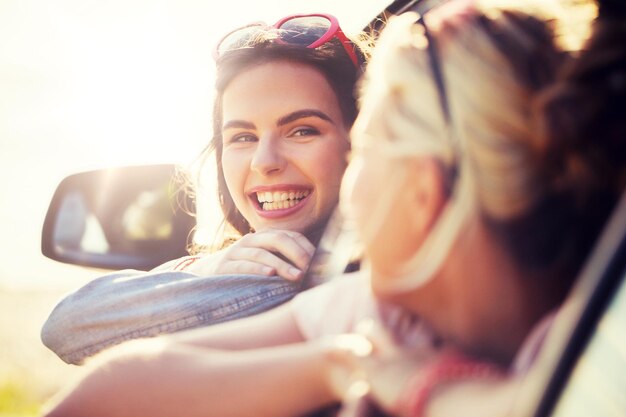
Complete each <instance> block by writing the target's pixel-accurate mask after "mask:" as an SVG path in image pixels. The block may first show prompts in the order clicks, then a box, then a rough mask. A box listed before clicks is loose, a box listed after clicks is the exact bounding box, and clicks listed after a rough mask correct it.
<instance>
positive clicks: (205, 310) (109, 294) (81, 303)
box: [41, 270, 302, 364]
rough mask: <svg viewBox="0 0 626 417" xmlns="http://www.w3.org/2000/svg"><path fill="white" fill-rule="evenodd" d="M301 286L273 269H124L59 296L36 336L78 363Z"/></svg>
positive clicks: (273, 300)
mask: <svg viewBox="0 0 626 417" xmlns="http://www.w3.org/2000/svg"><path fill="white" fill-rule="evenodd" d="M301 289H302V283H301V282H291V281H288V280H285V279H283V278H280V277H278V276H276V277H267V276H260V275H215V276H209V277H203V276H197V275H195V274H191V273H188V272H183V271H171V270H169V271H168V270H164V271H160V270H154V271H151V272H143V271H135V270H125V271H120V272H116V273H112V274H110V275H105V276H103V277H100V278H97V279H95V280H93V281H91V282H90V283H88V284H87V285H85V286H84V287H82V288H80V289H79V290H78V291H76V292H74V293H72V294H70V295H68V296H67V297H66V298H64V299H63V300H62V301H61V302H60V303H59V304H58V305H57V306H56V307H55V308H54V310H53V311H52V313H51V314H50V317H48V319H47V321H46V323H45V324H44V326H43V329H42V331H41V339H42V341H43V343H44V344H45V345H46V346H47V347H48V348H50V349H51V350H52V351H54V352H55V353H56V354H57V355H58V356H59V357H60V358H61V359H63V360H64V361H65V362H67V363H72V364H80V363H81V362H82V361H83V360H84V359H85V358H87V357H89V356H92V355H94V354H96V353H98V352H99V351H101V350H103V349H105V348H107V347H109V346H113V345H116V344H119V343H121V342H123V341H125V340H130V339H137V338H142V337H151V336H156V335H159V334H163V333H173V332H177V331H180V330H185V329H192V328H194V327H201V326H208V325H211V324H216V323H221V322H224V321H228V320H233V319H237V318H242V317H247V316H251V315H253V314H257V313H261V312H263V311H266V310H269V309H271V308H273V307H276V306H278V305H279V304H282V303H284V302H286V301H288V300H290V299H291V298H292V297H293V296H295V295H296V294H297V293H298V292H299V291H300V290H301Z"/></svg>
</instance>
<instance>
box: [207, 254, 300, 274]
mask: <svg viewBox="0 0 626 417" xmlns="http://www.w3.org/2000/svg"><path fill="white" fill-rule="evenodd" d="M220 269H221V271H219V272H220V273H227V272H235V273H240V274H243V273H258V274H262V275H279V276H281V277H283V278H285V279H288V280H297V279H300V278H302V275H303V274H304V269H300V268H297V267H296V266H294V265H292V264H291V263H290V262H288V261H285V260H283V259H281V258H280V257H279V256H277V255H275V254H274V253H272V252H270V251H268V250H267V249H263V248H256V247H255V248H238V250H236V251H235V250H233V251H232V252H231V253H230V255H229V259H228V261H227V262H225V263H224V264H223V265H222V267H221V268H220Z"/></svg>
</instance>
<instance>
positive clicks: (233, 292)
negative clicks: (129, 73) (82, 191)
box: [42, 14, 365, 363]
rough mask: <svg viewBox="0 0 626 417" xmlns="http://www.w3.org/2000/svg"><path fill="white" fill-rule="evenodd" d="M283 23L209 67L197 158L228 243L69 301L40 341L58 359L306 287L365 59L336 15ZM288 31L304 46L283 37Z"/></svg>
mask: <svg viewBox="0 0 626 417" xmlns="http://www.w3.org/2000/svg"><path fill="white" fill-rule="evenodd" d="M320 20H321V21H322V22H325V23H324V24H323V25H322V26H320ZM280 22H281V24H284V25H288V27H289V30H288V31H286V30H283V29H277V28H276V27H270V26H260V25H255V26H254V28H255V33H254V36H252V37H250V36H248V35H249V32H248V30H247V29H248V27H247V26H246V27H244V28H243V29H242V30H237V31H234V32H231V33H230V34H229V35H228V38H227V39H233V38H234V37H237V38H238V42H239V43H237V44H230V49H223V48H222V49H220V52H219V54H218V55H217V59H216V69H217V71H216V73H217V80H216V99H215V105H214V112H213V137H212V139H211V142H210V144H209V146H208V147H207V152H206V154H205V155H204V158H210V157H212V156H213V155H214V156H215V161H216V168H217V188H218V201H219V203H220V205H221V206H222V211H223V213H224V216H225V220H226V222H227V226H229V227H230V228H231V229H232V231H233V233H234V234H235V239H233V240H234V242H232V243H231V242H228V243H230V244H225V245H224V246H225V247H223V248H222V249H220V250H218V251H210V250H207V251H202V249H201V250H200V253H199V254H196V255H194V256H191V257H185V258H183V259H177V260H174V261H172V262H169V263H166V264H165V265H162V266H160V267H158V268H156V269H155V270H153V271H151V272H149V273H145V272H139V271H134V272H128V271H123V272H120V273H116V274H111V275H107V276H104V277H101V278H99V279H97V280H95V281H93V282H90V283H89V285H87V286H85V287H83V288H81V289H79V290H78V291H77V292H75V293H74V294H71V295H70V296H68V297H67V298H66V299H64V300H63V301H62V302H61V303H60V304H59V305H58V306H57V307H56V308H55V309H54V311H53V312H52V314H51V315H50V318H49V319H48V321H47V322H46V324H45V326H44V328H43V331H42V339H43V341H44V343H45V344H46V345H47V346H48V347H50V348H51V349H52V350H54V351H55V352H56V353H57V354H58V355H59V356H60V357H61V358H63V359H64V360H66V361H68V362H72V363H78V362H80V361H82V360H83V359H84V358H85V357H87V356H90V355H93V354H94V353H96V352H98V351H99V350H101V349H103V348H105V347H108V346H110V345H113V344H116V343H120V342H122V341H124V340H127V339H132V338H137V337H144V336H154V335H156V334H159V333H164V332H165V333H171V332H174V331H178V330H182V329H187V328H192V327H198V326H206V325H210V324H214V323H218V322H222V321H227V320H231V319H234V318H240V317H245V316H249V315H252V314H256V313H259V312H261V311H265V310H267V309H270V308H272V307H275V306H276V305H278V304H281V303H283V302H285V301H287V300H288V299H290V298H291V297H293V296H294V295H295V294H296V293H298V292H299V291H301V290H302V289H303V288H304V284H303V282H302V280H301V278H302V277H303V274H304V271H305V270H306V268H307V267H308V264H309V262H310V260H311V257H312V255H313V252H314V250H315V245H316V244H317V243H318V241H319V239H320V237H321V234H322V232H323V230H324V227H325V224H326V222H327V221H328V219H329V218H330V215H331V214H332V212H333V211H334V209H335V206H336V204H337V202H338V196H339V184H340V182H341V177H342V175H343V171H344V169H345V167H346V153H347V151H348V149H349V147H350V145H349V139H348V131H349V128H350V126H351V125H352V122H353V121H354V118H355V117H356V113H357V111H356V99H355V94H356V93H355V86H356V82H357V80H358V79H359V76H360V75H361V71H362V65H364V62H365V56H364V54H363V53H362V51H361V50H360V48H359V47H358V46H357V45H356V44H354V43H352V42H350V41H349V40H347V38H345V35H343V32H342V31H341V29H340V28H339V26H338V24H337V21H336V19H335V18H334V17H333V16H330V15H319V14H316V15H298V16H292V17H288V18H286V19H283V20H281V21H280ZM312 31H313V32H314V33H313V36H312V39H311V36H309V35H311V32H312ZM294 32H297V33H301V34H303V35H304V34H306V35H307V36H303V37H301V38H292V37H290V38H286V37H284V36H283V35H284V34H285V33H289V34H290V35H292V34H293V33H294ZM322 40H325V41H324V42H322V43H320V42H319V41H322ZM222 44H223V43H221V44H220V45H222ZM312 45H317V46H315V47H313V46H312ZM348 51H351V52H352V54H350V53H348ZM213 151H214V152H213ZM201 162H203V163H204V162H206V159H203V160H202V161H201ZM201 172H202V170H201ZM200 179H201V180H204V179H205V177H201V178H200ZM200 198H201V197H198V196H197V197H196V200H197V201H198V206H200V203H201V201H202V200H201V199H200ZM204 198H206V197H204ZM199 214H200V215H206V214H207V213H203V212H200V213H199ZM164 284H167V286H165V285H164ZM111 312H115V313H114V314H111ZM85 329H90V330H89V331H88V332H85Z"/></svg>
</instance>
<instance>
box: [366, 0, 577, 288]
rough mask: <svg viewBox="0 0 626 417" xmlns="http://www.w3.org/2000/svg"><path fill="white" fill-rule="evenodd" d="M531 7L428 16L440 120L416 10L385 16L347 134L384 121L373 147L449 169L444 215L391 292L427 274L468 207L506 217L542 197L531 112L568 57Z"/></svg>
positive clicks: (545, 189)
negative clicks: (458, 18) (457, 18)
mask: <svg viewBox="0 0 626 417" xmlns="http://www.w3.org/2000/svg"><path fill="white" fill-rule="evenodd" d="M500 3H502V2H500ZM444 7H446V6H444ZM536 10H537V9H533V12H532V14H531V13H530V12H523V11H520V10H515V9H513V8H511V7H509V6H508V5H507V6H505V7H501V6H500V5H498V6H489V5H475V4H474V5H472V7H471V9H468V10H465V11H464V16H463V17H462V22H461V23H458V22H455V23H451V24H449V25H447V26H446V24H445V23H446V22H445V21H443V20H442V21H440V22H437V23H438V24H437V26H438V27H437V28H433V29H434V30H433V31H431V40H432V39H435V40H436V42H437V43H436V47H437V52H438V55H439V60H440V67H441V70H442V76H443V79H444V81H443V84H444V86H445V91H446V96H447V100H448V105H449V114H450V119H451V123H450V125H449V126H448V125H447V124H446V120H445V117H444V114H443V109H442V106H439V105H437V104H435V103H438V91H437V86H436V83H435V81H434V80H433V74H432V63H431V62H430V56H429V54H428V53H427V52H428V51H427V48H428V47H429V46H428V38H427V37H426V36H425V33H424V30H425V29H424V26H423V25H419V24H415V22H416V20H417V19H418V16H417V15H416V14H414V13H407V14H405V15H402V16H399V17H397V18H394V19H392V20H391V21H390V22H389V24H388V26H387V27H386V28H385V30H384V31H383V33H382V35H381V38H380V40H379V44H378V46H377V50H376V51H375V53H374V56H373V59H372V61H371V62H370V64H369V67H368V72H367V83H366V86H367V89H366V94H365V99H364V102H363V105H362V112H363V113H364V117H363V118H362V119H363V120H364V121H363V122H362V123H361V120H359V122H357V126H356V127H355V132H356V134H357V135H358V134H364V135H367V131H368V126H367V123H369V122H368V119H374V123H378V124H379V125H382V126H384V132H385V133H383V135H384V136H385V139H386V140H385V141H382V140H381V141H379V142H378V143H375V146H377V147H381V149H385V150H386V152H387V153H388V154H389V155H391V156H395V157H401V158H407V157H412V156H424V155H428V156H432V157H435V158H436V159H437V160H439V161H440V162H441V163H442V165H443V166H444V167H445V168H447V171H448V172H452V173H456V174H452V175H456V179H455V181H456V186H455V187H454V189H453V191H452V194H451V196H450V201H449V203H448V204H447V207H446V208H445V210H444V213H443V214H442V215H441V216H440V218H439V220H438V221H437V224H436V225H435V227H434V229H433V230H432V231H431V233H430V234H429V236H428V237H427V239H426V241H425V243H424V244H423V245H422V246H421V248H420V250H419V251H418V253H416V255H415V256H414V258H413V259H412V261H411V262H410V263H409V264H407V265H406V274H405V276H404V277H398V279H396V280H393V281H392V282H390V283H389V290H390V291H406V290H408V289H411V288H414V287H416V286H419V285H421V284H423V283H424V282H425V281H426V280H428V279H429V278H430V277H431V276H432V275H433V274H434V273H435V272H436V271H437V270H438V269H439V267H440V266H441V263H442V262H443V261H444V260H445V258H446V257H447V254H448V251H449V249H450V248H451V246H452V244H453V243H454V241H455V240H456V237H457V236H458V234H459V232H460V230H461V229H462V227H463V225H464V224H465V219H467V216H468V215H469V213H471V212H475V213H478V214H479V215H481V216H482V217H483V218H486V219H488V220H489V221H491V222H493V223H494V224H498V223H500V222H505V223H506V222H509V221H514V220H515V219H519V218H521V217H523V216H524V215H526V214H528V213H529V212H531V211H532V210H533V209H534V208H535V207H536V206H537V205H538V204H539V202H540V201H541V200H542V199H543V198H544V197H545V196H546V195H549V194H550V193H551V191H552V190H551V189H550V187H551V184H550V182H549V181H546V178H544V177H543V173H544V170H543V169H541V167H540V166H538V164H539V163H540V162H539V161H541V156H540V155H539V154H538V150H540V149H541V148H542V141H544V140H545V138H544V137H542V135H541V132H540V131H538V130H537V129H536V126H535V121H534V115H533V110H532V109H533V103H534V101H535V100H536V99H537V96H538V94H539V92H540V91H542V90H543V89H545V88H546V87H547V86H549V85H550V84H552V83H554V81H555V79H556V77H557V73H558V71H559V69H560V68H561V67H562V65H563V63H564V61H565V60H566V59H567V55H566V54H565V53H564V51H563V49H562V47H560V46H559V45H557V42H556V35H555V33H554V30H553V29H554V27H551V25H550V23H549V22H551V21H552V22H554V20H551V19H550V18H549V17H548V16H547V15H546V13H545V10H544V11H542V12H541V13H539V12H537V11H536ZM444 13H445V12H444ZM428 17H429V16H428V15H427V16H426V26H428V23H429V20H428ZM433 21H436V19H434V20H433ZM433 35H434V36H433ZM360 119H361V118H360ZM514 257H515V256H514Z"/></svg>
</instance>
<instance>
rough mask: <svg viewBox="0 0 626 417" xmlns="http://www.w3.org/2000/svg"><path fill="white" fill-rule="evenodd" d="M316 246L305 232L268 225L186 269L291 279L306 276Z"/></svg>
mask: <svg viewBox="0 0 626 417" xmlns="http://www.w3.org/2000/svg"><path fill="white" fill-rule="evenodd" d="M314 251H315V247H314V246H313V245H312V244H311V242H309V240H308V239H307V238H306V237H304V235H302V234H301V233H298V232H292V231H288V230H274V229H268V230H263V231H260V232H256V233H250V234H247V235H245V236H243V237H242V238H241V239H239V240H238V241H236V242H234V243H233V244H232V245H231V246H229V247H228V248H226V249H223V250H221V251H219V252H215V253H212V254H207V255H204V256H202V257H198V258H197V259H194V262H193V263H189V264H188V265H187V264H185V268H184V269H185V270H186V271H189V272H194V273H196V274H202V275H213V274H256V275H266V276H271V275H279V276H281V277H283V278H285V279H288V280H292V281H293V280H297V279H300V278H302V276H303V275H304V271H306V268H307V267H308V266H309V262H310V261H311V257H312V256H313V253H314Z"/></svg>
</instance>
